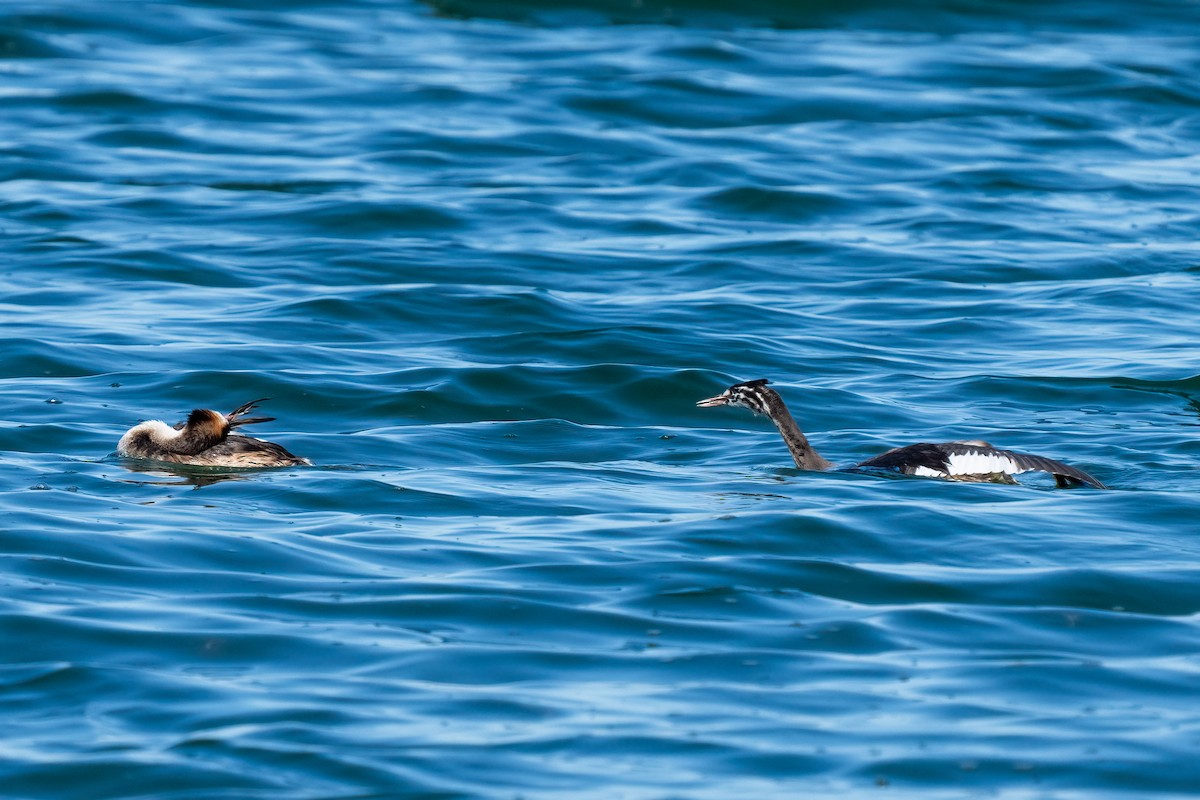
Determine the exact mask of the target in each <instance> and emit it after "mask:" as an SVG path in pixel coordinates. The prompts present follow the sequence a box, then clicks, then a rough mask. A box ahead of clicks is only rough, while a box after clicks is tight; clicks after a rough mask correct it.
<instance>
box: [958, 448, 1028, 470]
mask: <svg viewBox="0 0 1200 800" xmlns="http://www.w3.org/2000/svg"><path fill="white" fill-rule="evenodd" d="M1028 471H1029V470H1028V469H1026V468H1024V467H1021V466H1019V465H1018V464H1017V463H1016V462H1015V461H1013V460H1012V459H1011V458H1009V457H1008V456H1005V455H1001V454H999V453H982V452H979V451H978V450H969V451H967V452H965V453H952V454H951V455H950V457H949V458H947V459H946V472H947V474H949V475H994V474H996V473H1004V474H1006V475H1019V474H1020V473H1022V472H1028Z"/></svg>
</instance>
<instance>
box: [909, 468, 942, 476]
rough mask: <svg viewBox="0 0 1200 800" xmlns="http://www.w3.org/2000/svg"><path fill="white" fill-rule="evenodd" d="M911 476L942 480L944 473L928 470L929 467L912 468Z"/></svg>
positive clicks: (938, 470) (937, 470)
mask: <svg viewBox="0 0 1200 800" xmlns="http://www.w3.org/2000/svg"><path fill="white" fill-rule="evenodd" d="M912 474H913V475H920V476H921V477H922V478H944V477H946V472H944V471H943V470H940V469H930V468H929V467H914V468H913V471H912Z"/></svg>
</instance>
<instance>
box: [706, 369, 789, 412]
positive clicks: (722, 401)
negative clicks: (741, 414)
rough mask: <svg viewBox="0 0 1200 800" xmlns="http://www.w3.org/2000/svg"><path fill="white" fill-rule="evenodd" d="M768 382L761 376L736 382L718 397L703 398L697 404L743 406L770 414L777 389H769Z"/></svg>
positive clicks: (708, 406)
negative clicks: (772, 397) (772, 399)
mask: <svg viewBox="0 0 1200 800" xmlns="http://www.w3.org/2000/svg"><path fill="white" fill-rule="evenodd" d="M767 383H768V381H767V379H766V378H759V379H758V380H756V381H746V382H745V383H735V384H734V385H733V386H730V387H729V388H728V389H726V390H725V391H723V392H721V393H720V394H719V395H717V396H716V397H710V398H708V399H707V400H701V401H700V402H698V403H696V405H697V406H699V407H700V408H710V407H712V406H741V407H742V408H748V409H750V410H751V411H753V412H754V413H755V414H766V415H768V416H770V402H769V401H770V398H771V395H773V394H775V390H774V389H768V388H767Z"/></svg>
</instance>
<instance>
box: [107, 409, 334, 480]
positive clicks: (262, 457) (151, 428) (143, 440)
mask: <svg viewBox="0 0 1200 800" xmlns="http://www.w3.org/2000/svg"><path fill="white" fill-rule="evenodd" d="M265 399H266V398H263V400H265ZM263 400H254V401H252V402H249V403H243V404H242V405H240V406H238V407H237V408H235V409H234V410H233V411H231V412H229V413H228V414H222V413H220V412H218V411H213V410H212V409H208V408H197V409H196V410H194V411H192V413H191V414H189V415H188V418H187V420H186V421H184V422H180V423H178V424H177V425H173V426H172V425H168V424H167V423H165V422H163V421H161V420H157V419H154V420H148V421H146V422H142V423H139V424H137V425H134V426H133V427H132V428H130V429H129V430H128V431H126V432H125V435H124V436H122V437H121V441H120V442H118V443H117V454H118V455H121V456H125V457H127V458H146V459H152V460H154V461H167V462H170V463H173V464H191V465H193V466H198V467H291V466H298V465H301V464H311V463H312V462H311V461H309V460H308V459H307V458H300V457H299V456H296V455H293V454H291V453H289V452H288V451H287V450H286V449H285V448H283V447H282V446H281V445H277V444H275V443H274V442H267V441H264V440H262V439H256V438H254V437H253V436H244V435H242V434H240V433H232V431H233V429H234V428H238V427H241V426H242V425H253V424H255V423H258V422H270V421H271V420H273V419H275V418H274V417H246V416H243V415H244V414H245V413H246V412H248V411H250V410H252V409H255V408H257V407H258V404H259V403H261V402H263Z"/></svg>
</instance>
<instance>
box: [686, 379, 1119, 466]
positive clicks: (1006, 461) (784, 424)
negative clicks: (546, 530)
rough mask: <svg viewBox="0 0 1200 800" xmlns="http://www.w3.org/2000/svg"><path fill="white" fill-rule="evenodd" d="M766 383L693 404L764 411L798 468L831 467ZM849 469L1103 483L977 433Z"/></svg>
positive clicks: (738, 385) (905, 449)
mask: <svg viewBox="0 0 1200 800" xmlns="http://www.w3.org/2000/svg"><path fill="white" fill-rule="evenodd" d="M767 383H768V381H767V379H766V378H760V379H758V380H755V381H746V382H745V383H736V384H734V385H733V386H730V387H729V388H728V389H726V390H725V391H724V392H722V393H721V394H719V395H717V396H716V397H710V398H708V399H706V400H701V401H700V402H698V403H696V405H698V406H700V407H701V408H709V407H712V406H741V407H742V408H748V409H750V410H751V411H753V412H754V413H755V414H762V415H764V416H766V417H767V418H768V419H770V420H771V422H773V423H775V427H776V428H778V430H779V434H780V435H781V436H782V437H783V441H784V442H785V443H786V444H787V446H788V450H790V451H791V453H792V460H793V461H795V462H796V466H797V467H798V468H800V469H807V470H827V469H830V468H831V467H832V466H833V464H832V463H830V462H829V461H827V460H826V459H824V458H822V457H821V456H820V455H819V454H818V453H817V451H816V450H814V449H813V447H812V445H811V444H809V442H808V437H806V436H805V435H804V433H803V432H802V431H801V430H800V426H799V425H798V424H796V420H795V419H794V418H793V417H792V415H791V412H789V411H788V409H787V406H786V405H785V404H784V402H783V398H782V397H780V396H779V392H776V391H775V390H774V389H772V388H770V387H768V386H767ZM851 469H882V470H889V471H891V472H899V473H902V474H905V475H920V476H924V477H929V478H942V479H944V480H952V481H974V482H984V481H988V482H1001V483H1016V481H1015V480H1013V476H1014V475H1019V474H1021V473H1022V472H1048V473H1049V474H1051V475H1053V476H1054V483H1055V485H1056V486H1057V487H1059V488H1065V487H1068V486H1079V485H1087V486H1094V487H1095V488H1097V489H1105V488H1107V487H1106V486H1105V485H1104V484H1103V483H1101V482H1100V481H1098V480H1096V479H1095V478H1093V477H1092V476H1091V475H1089V474H1087V473H1086V472H1084V471H1083V470H1081V469H1077V468H1075V467H1072V466H1070V465H1069V464H1064V463H1062V462H1061V461H1055V460H1054V459H1051V458H1045V457H1044V456H1035V455H1031V454H1029V453H1018V452H1016V451H1014V450H1001V449H999V448H996V447H992V445H990V444H988V443H987V442H984V441H980V440H978V439H971V440H964V441H958V442H942V443H939V444H935V443H930V442H922V443H920V444H910V445H908V446H907V447H897V448H896V449H894V450H889V451H887V452H886V453H883V454H881V455H878V456H875V457H874V458H868V459H867V460H866V461H860V462H859V463H858V464H855V465H854V466H853V467H852V468H851Z"/></svg>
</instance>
